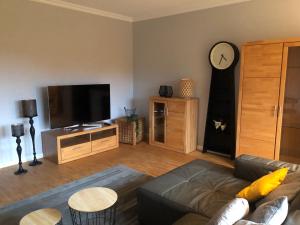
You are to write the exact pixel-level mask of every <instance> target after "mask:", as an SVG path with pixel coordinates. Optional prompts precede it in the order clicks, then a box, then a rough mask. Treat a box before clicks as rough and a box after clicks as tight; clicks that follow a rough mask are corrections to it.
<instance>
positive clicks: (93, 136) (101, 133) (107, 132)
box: [91, 128, 117, 141]
mask: <svg viewBox="0 0 300 225" xmlns="http://www.w3.org/2000/svg"><path fill="white" fill-rule="evenodd" d="M116 133H117V128H113V129H107V130H102V131H98V132H94V133H92V134H91V139H92V141H96V140H99V139H103V138H107V137H112V136H115V135H116Z"/></svg>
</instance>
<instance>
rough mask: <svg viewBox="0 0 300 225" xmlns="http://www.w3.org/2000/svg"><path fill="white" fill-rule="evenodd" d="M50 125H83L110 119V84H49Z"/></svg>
mask: <svg viewBox="0 0 300 225" xmlns="http://www.w3.org/2000/svg"><path fill="white" fill-rule="evenodd" d="M48 100H49V111H50V126H51V128H52V129H54V128H62V127H68V126H72V125H82V124H84V123H92V122H98V121H101V120H106V119H110V85H109V84H95V85H70V86H49V87H48Z"/></svg>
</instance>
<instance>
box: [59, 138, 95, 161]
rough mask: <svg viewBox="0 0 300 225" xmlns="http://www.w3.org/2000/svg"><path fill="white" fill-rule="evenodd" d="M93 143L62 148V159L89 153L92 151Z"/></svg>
mask: <svg viewBox="0 0 300 225" xmlns="http://www.w3.org/2000/svg"><path fill="white" fill-rule="evenodd" d="M91 151H92V149H91V143H90V142H89V143H84V144H79V145H74V146H70V147H66V148H61V159H62V160H63V161H64V160H69V159H73V158H77V157H80V156H82V155H87V154H89V153H91Z"/></svg>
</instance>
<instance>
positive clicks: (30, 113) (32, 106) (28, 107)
mask: <svg viewBox="0 0 300 225" xmlns="http://www.w3.org/2000/svg"><path fill="white" fill-rule="evenodd" d="M22 109H23V116H24V117H35V116H37V115H38V114H37V109H36V100H35V99H30V100H22Z"/></svg>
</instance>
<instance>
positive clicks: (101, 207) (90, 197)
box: [68, 187, 118, 225]
mask: <svg viewBox="0 0 300 225" xmlns="http://www.w3.org/2000/svg"><path fill="white" fill-rule="evenodd" d="M117 200H118V195H117V193H116V192H115V191H114V190H111V189H109V188H104V187H93V188H87V189H83V190H81V191H79V192H76V193H75V194H73V195H72V196H71V197H70V198H69V201H68V205H69V208H70V213H71V217H72V222H73V224H74V225H87V224H93V225H94V224H95V225H100V224H103V225H104V224H105V225H107V224H109V225H114V224H115V223H116V205H117V204H116V202H117Z"/></svg>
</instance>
